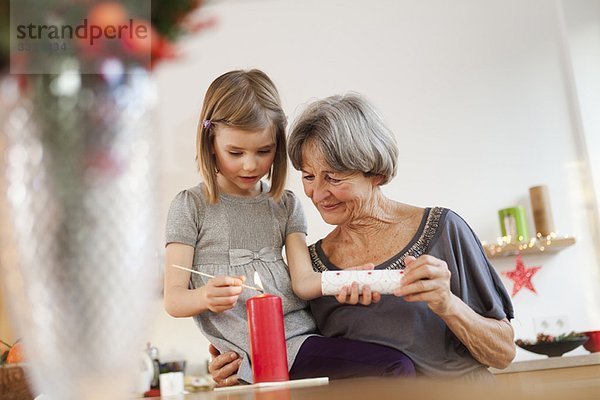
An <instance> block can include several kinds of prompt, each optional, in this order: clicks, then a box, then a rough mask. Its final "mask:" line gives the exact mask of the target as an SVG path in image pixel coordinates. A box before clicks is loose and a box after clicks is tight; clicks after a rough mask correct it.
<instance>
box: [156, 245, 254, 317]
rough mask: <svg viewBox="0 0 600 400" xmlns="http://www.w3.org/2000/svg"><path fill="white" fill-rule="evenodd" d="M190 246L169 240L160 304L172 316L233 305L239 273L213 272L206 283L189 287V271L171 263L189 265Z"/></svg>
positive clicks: (226, 307) (238, 285)
mask: <svg viewBox="0 0 600 400" xmlns="http://www.w3.org/2000/svg"><path fill="white" fill-rule="evenodd" d="M193 259H194V247H192V246H189V245H186V244H182V243H169V244H168V245H167V248H166V265H165V279H164V306H165V310H167V312H168V313H169V314H170V315H171V316H173V317H191V316H194V315H198V314H201V313H203V312H205V311H207V310H210V311H213V312H222V311H225V310H229V309H230V308H233V307H234V306H235V303H236V301H237V299H238V297H239V295H240V293H241V292H242V286H241V285H242V283H243V277H230V276H217V277H216V278H212V279H209V280H208V282H207V283H206V285H204V286H202V287H199V288H197V289H190V288H189V282H190V274H191V273H190V272H188V271H183V270H180V269H178V268H173V267H171V265H172V264H176V265H180V266H182V267H185V268H191V267H192V262H193Z"/></svg>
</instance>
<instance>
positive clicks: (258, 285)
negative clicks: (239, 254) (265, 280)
mask: <svg viewBox="0 0 600 400" xmlns="http://www.w3.org/2000/svg"><path fill="white" fill-rule="evenodd" d="M254 284H255V285H256V286H257V287H259V288H260V290H262V291H263V292H264V291H265V288H264V286H263V284H262V281H261V280H260V276H259V275H258V272H257V271H254Z"/></svg>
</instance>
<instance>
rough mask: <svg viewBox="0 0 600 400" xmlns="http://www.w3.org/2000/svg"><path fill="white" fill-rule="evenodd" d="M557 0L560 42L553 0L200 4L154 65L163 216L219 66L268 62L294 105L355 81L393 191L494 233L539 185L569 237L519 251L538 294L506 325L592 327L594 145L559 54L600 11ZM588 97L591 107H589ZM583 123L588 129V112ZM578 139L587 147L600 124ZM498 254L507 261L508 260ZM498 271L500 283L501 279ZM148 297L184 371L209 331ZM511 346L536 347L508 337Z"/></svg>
mask: <svg viewBox="0 0 600 400" xmlns="http://www.w3.org/2000/svg"><path fill="white" fill-rule="evenodd" d="M567 3H568V7H569V13H568V15H567V19H568V22H569V24H568V29H569V37H568V41H567V35H566V34H565V32H564V30H562V29H561V26H562V25H561V21H562V18H563V15H562V8H561V7H560V3H559V4H558V7H557V4H556V3H555V2H554V1H549V0H526V1H523V0H503V1H499V0H454V1H451V2H449V1H445V0H425V1H418V2H417V1H410V0H379V1H369V0H280V1H267V0H263V1H244V2H242V1H220V2H213V3H211V5H210V6H208V7H206V8H205V9H204V13H206V14H207V15H214V16H217V17H218V18H219V24H218V27H217V28H215V29H213V30H211V31H210V32H208V31H207V32H204V33H201V34H200V35H198V36H197V37H194V38H193V39H190V40H189V41H188V42H187V43H186V45H185V46H184V48H183V49H182V50H183V52H184V53H185V56H184V58H182V59H181V60H179V61H177V62H174V63H171V64H168V65H167V64H166V65H164V66H163V67H161V68H160V69H159V71H158V73H157V80H158V84H159V90H160V95H161V109H160V110H159V117H160V119H159V121H158V122H159V124H160V131H161V137H162V148H163V156H162V160H161V165H162V166H163V169H162V172H163V174H162V176H161V178H162V186H161V188H162V190H161V193H160V196H161V203H160V204H161V218H162V221H164V216H165V214H166V210H167V209H168V206H169V203H170V201H171V199H172V197H173V196H174V195H175V194H176V193H177V192H178V191H179V190H181V189H184V188H187V187H189V186H192V185H195V184H196V183H197V181H198V179H199V178H198V176H197V174H196V168H195V164H194V141H195V128H196V123H197V119H198V113H199V109H200V106H201V101H202V98H203V95H204V92H205V90H206V88H207V86H208V85H209V84H210V82H211V81H212V80H213V79H214V78H215V77H217V76H218V75H220V74H221V73H223V72H225V71H228V70H231V69H235V68H249V67H257V68H260V69H263V70H264V71H265V72H267V73H268V74H269V75H270V76H271V77H272V78H273V80H274V81H275V83H276V84H277V85H278V87H279V89H280V92H281V94H282V99H283V103H284V108H285V109H286V112H287V113H288V115H289V116H290V118H291V119H293V118H294V116H296V115H298V112H299V110H300V107H301V106H302V105H303V104H305V103H306V102H308V101H310V100H312V99H315V98H320V97H324V96H328V95H331V94H335V93H343V92H348V91H358V92H361V93H363V94H365V95H366V96H367V97H368V98H369V99H371V101H372V102H373V103H374V104H375V106H376V107H377V108H378V109H379V110H380V111H381V113H382V114H383V116H384V118H385V120H386V121H387V123H388V125H389V126H390V127H391V128H392V130H393V131H394V132H396V135H397V140H398V142H399V145H400V149H401V155H400V165H399V174H398V177H397V178H396V179H395V180H394V181H393V182H392V183H391V184H389V185H388V186H387V187H386V188H385V191H386V193H387V194H388V195H389V196H391V197H393V198H394V199H396V200H399V201H403V202H407V203H413V204H416V205H421V206H436V205H439V206H445V207H450V208H452V209H454V210H455V211H457V212H458V213H459V214H461V215H462V216H463V217H464V218H465V219H466V220H467V221H469V223H470V224H471V225H472V227H473V228H474V229H475V231H476V232H477V233H478V235H479V236H480V238H481V239H482V240H486V241H493V240H495V238H496V237H497V236H498V235H499V234H500V231H499V226H498V222H497V210H498V209H501V208H504V207H508V206H512V205H515V204H522V205H524V206H525V207H526V208H527V210H528V212H529V215H531V213H530V206H529V199H528V188H529V187H530V186H534V185H538V184H546V185H548V186H549V187H550V192H551V200H552V206H553V209H554V219H555V224H556V227H557V228H558V229H559V232H560V233H562V234H574V235H576V236H577V237H578V242H577V244H576V245H575V246H573V247H571V248H568V249H566V250H564V251H563V252H561V253H559V254H557V255H544V256H528V257H525V258H524V260H525V263H526V265H530V266H531V265H542V266H543V268H542V269H541V270H540V271H539V272H538V273H537V275H535V277H534V278H533V283H534V286H535V287H536V289H537V291H538V293H537V294H534V293H532V292H530V291H527V290H523V291H521V292H520V293H518V294H517V295H516V296H515V297H514V299H513V301H514V305H515V308H516V319H515V321H514V326H515V330H516V336H517V338H527V337H533V336H535V332H536V327H535V326H534V322H533V321H534V318H545V317H552V316H561V315H564V316H567V320H568V326H567V327H565V329H573V330H592V329H600V307H599V304H600V265H599V264H598V261H597V258H596V257H595V253H594V246H598V243H594V236H593V232H594V230H595V229H596V224H597V222H598V215H597V213H596V214H592V218H590V210H591V212H594V211H595V208H594V207H595V199H594V197H593V196H592V198H591V199H590V197H589V196H587V195H586V193H587V192H586V190H588V189H589V187H590V184H591V182H590V179H589V176H590V175H589V173H588V169H587V165H588V164H587V159H588V157H587V154H589V153H590V152H589V147H588V148H586V147H582V146H581V145H580V143H581V141H578V138H579V137H580V136H578V135H580V134H585V131H583V130H582V129H579V127H578V124H577V121H578V119H579V118H581V115H579V114H577V112H578V111H577V110H579V109H580V108H581V107H579V108H578V107H574V104H575V103H574V102H577V100H578V97H577V96H578V94H577V91H574V90H573V89H574V85H573V82H574V79H572V71H569V69H568V68H566V67H565V60H566V61H570V60H571V56H570V54H571V53H570V46H571V44H570V41H573V40H575V42H576V43H573V44H572V46H573V49H575V47H576V45H577V46H582V47H581V48H579V47H577V49H576V50H577V51H578V52H579V53H581V54H586V46H596V48H597V46H598V45H599V44H600V39H598V37H597V35H596V37H594V36H593V34H592V35H591V36H590V37H589V38H588V39H589V40H590V42H588V43H584V42H583V41H577V40H576V38H572V37H570V32H571V30H577V29H578V28H579V27H580V25H582V24H584V23H585V21H583V19H582V18H578V17H576V16H577V15H580V11H581V10H582V7H584V6H585V7H588V8H590V7H591V9H594V10H597V8H593V7H596V6H597V5H598V2H597V1H591V0H588V1H587V2H584V1H583V0H582V1H579V0H577V1H573V2H571V1H569V2H567ZM584 3H585V4H584ZM587 18H588V19H590V20H591V22H588V23H589V24H590V25H589V26H590V29H592V30H593V29H596V30H597V29H598V26H599V25H598V23H599V19H600V15H599V14H595V17H594V16H593V15H591V14H590V15H587ZM566 41H567V42H569V43H566ZM596 54H597V53H596ZM594 62H596V63H597V62H598V58H596V59H595V60H594ZM577 66H579V64H577ZM572 70H573V71H575V72H576V73H578V74H579V73H581V74H585V73H586V72H585V71H584V72H580V71H579V69H578V68H572ZM596 70H598V69H596ZM587 74H588V75H589V74H590V71H587ZM595 78H596V79H597V75H596V76H595ZM590 79H592V78H590ZM596 84H597V81H596ZM596 87H597V86H596ZM598 92H599V91H598V90H596V91H595V92H593V91H590V93H588V95H589V96H593V95H596V96H597V93H598ZM593 101H595V102H596V103H592V104H596V105H597V104H598V99H597V98H596V99H595V100H593ZM586 104H588V103H586ZM590 107H591V106H590ZM597 109H598V108H597V107H596V110H597ZM586 112H587V113H589V114H594V112H593V111H592V109H591V108H590V109H589V110H587V109H586ZM596 114H597V113H596ZM579 125H581V124H579ZM590 129H595V130H596V132H597V125H595V127H594V128H590ZM595 137H597V135H596V136H595ZM588 139H589V138H588ZM588 142H589V143H588V145H591V144H593V145H594V146H595V150H594V151H595V153H594V154H595V156H594V157H596V159H598V158H599V156H598V150H597V149H598V146H599V143H598V141H597V139H595V142H594V143H592V142H593V141H592V140H588ZM289 186H290V187H291V188H292V189H293V190H295V191H296V192H297V193H298V194H299V195H300V196H301V197H302V199H303V201H304V208H305V211H306V213H307V216H308V219H309V220H308V224H309V230H310V233H309V241H311V242H313V241H315V240H317V239H318V238H320V237H322V236H324V235H325V234H326V233H327V232H328V231H329V230H330V229H331V227H330V226H327V225H326V224H324V223H323V222H322V220H321V219H320V218H319V216H318V214H317V213H316V212H315V210H314V209H313V206H312V205H311V204H310V202H309V201H307V200H306V198H305V197H304V196H303V195H302V190H301V186H300V179H299V174H298V173H296V172H295V171H294V172H293V173H292V174H291V176H290V178H289ZM588 192H589V190H588ZM529 220H530V228H531V230H533V221H532V219H531V217H530V218H529ZM163 224H164V222H163ZM494 265H495V267H496V268H497V270H498V271H499V272H502V271H507V270H510V269H512V268H513V265H514V259H501V260H497V261H494ZM505 283H506V285H507V287H508V288H509V290H510V289H511V288H512V282H510V281H507V280H505ZM156 307H157V308H156V314H157V320H156V324H155V327H154V329H153V331H152V332H151V333H150V334H149V338H148V339H149V340H151V341H153V342H154V343H156V344H157V345H158V346H159V348H160V349H161V351H162V353H163V355H165V357H167V358H177V357H180V356H185V357H186V358H187V359H188V363H189V364H191V366H192V369H191V371H190V372H192V373H198V372H199V366H200V365H204V361H203V360H204V359H205V358H206V346H207V345H206V341H205V340H204V338H203V337H202V335H201V334H200V333H199V331H198V330H197V328H196V327H195V326H194V324H193V322H192V321H191V320H190V319H187V320H174V319H172V318H170V317H168V316H166V315H165V314H164V312H163V311H162V309H161V306H160V303H159V302H158V301H157V304H156ZM576 351H578V352H581V353H585V350H583V349H581V350H576ZM517 357H518V359H526V358H535V357H537V356H534V355H531V354H529V353H527V352H524V351H519V354H518V356H517Z"/></svg>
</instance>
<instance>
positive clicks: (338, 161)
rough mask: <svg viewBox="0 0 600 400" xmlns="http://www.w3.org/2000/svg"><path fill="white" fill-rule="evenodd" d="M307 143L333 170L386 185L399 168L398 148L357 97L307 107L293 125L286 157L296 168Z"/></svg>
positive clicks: (339, 97)
mask: <svg viewBox="0 0 600 400" xmlns="http://www.w3.org/2000/svg"><path fill="white" fill-rule="evenodd" d="M307 143H310V144H311V145H315V146H317V148H318V149H319V150H320V151H322V153H323V155H324V157H325V160H326V162H327V164H329V166H330V167H331V168H333V169H334V170H335V171H339V172H349V171H361V172H363V173H364V174H365V175H371V176H372V175H380V176H383V177H384V179H383V180H382V182H381V184H382V185H383V184H386V183H388V182H389V181H390V180H391V179H392V178H393V177H394V176H395V175H396V170H397V168H398V146H397V144H396V140H395V138H394V135H393V133H392V132H391V131H390V130H389V129H388V128H387V127H386V126H385V125H384V123H383V121H382V119H381V117H380V116H379V114H377V112H376V111H375V109H374V108H373V106H371V104H369V102H368V101H367V100H366V99H365V98H364V97H362V96H361V95H359V94H348V95H344V96H339V95H338V96H331V97H327V98H325V99H322V100H317V101H315V102H313V103H311V104H309V105H308V106H307V108H306V109H305V110H304V111H303V112H302V114H301V115H300V116H299V117H298V118H297V119H296V121H295V122H294V125H293V126H292V129H291V132H290V135H289V141H288V154H289V157H290V160H291V161H292V165H293V166H294V168H295V169H297V170H301V169H302V165H303V160H302V151H303V149H304V146H305V145H306V144H307Z"/></svg>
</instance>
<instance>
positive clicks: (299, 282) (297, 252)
mask: <svg viewBox="0 0 600 400" xmlns="http://www.w3.org/2000/svg"><path fill="white" fill-rule="evenodd" d="M305 237H306V235H304V233H302V232H294V233H290V234H289V235H287V237H286V238H285V255H286V258H287V262H288V266H289V268H290V277H291V278H292V288H293V289H294V293H296V296H298V297H300V298H301V299H303V300H312V299H314V298H316V297H319V296H322V295H323V293H322V292H321V274H320V273H318V272H315V271H313V269H312V264H311V261H310V255H309V254H308V247H307V246H306V239H305Z"/></svg>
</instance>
